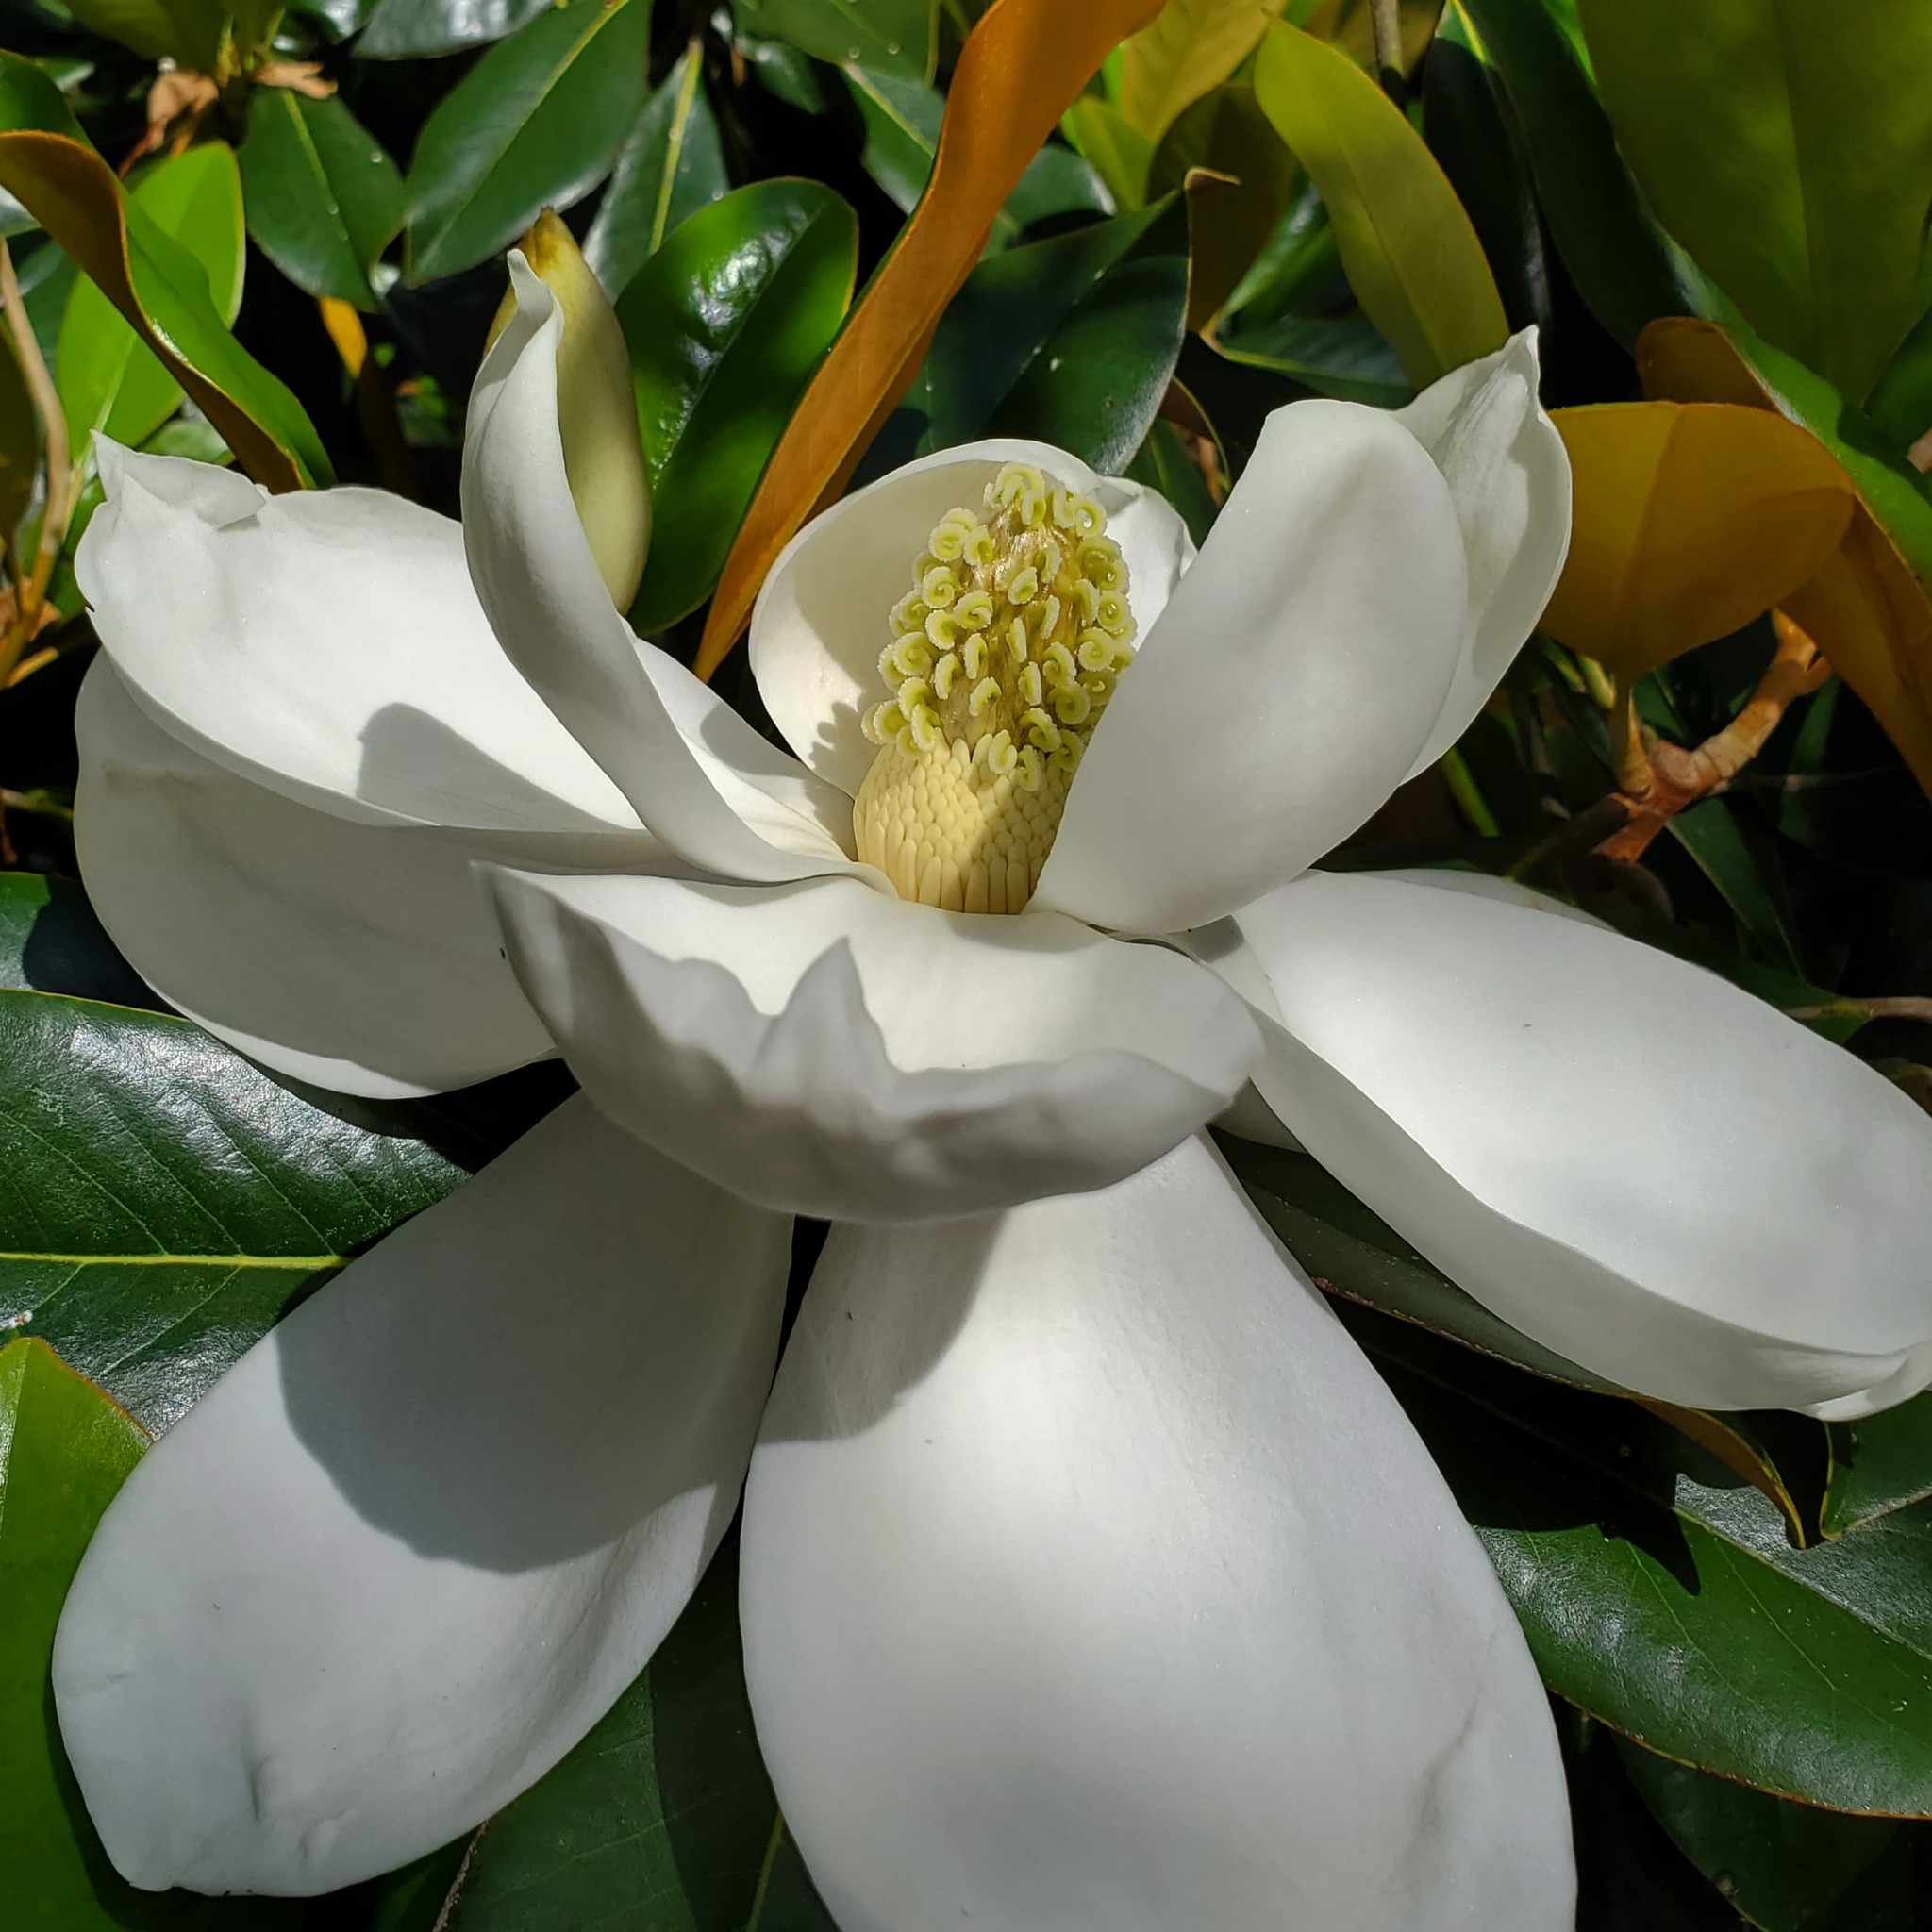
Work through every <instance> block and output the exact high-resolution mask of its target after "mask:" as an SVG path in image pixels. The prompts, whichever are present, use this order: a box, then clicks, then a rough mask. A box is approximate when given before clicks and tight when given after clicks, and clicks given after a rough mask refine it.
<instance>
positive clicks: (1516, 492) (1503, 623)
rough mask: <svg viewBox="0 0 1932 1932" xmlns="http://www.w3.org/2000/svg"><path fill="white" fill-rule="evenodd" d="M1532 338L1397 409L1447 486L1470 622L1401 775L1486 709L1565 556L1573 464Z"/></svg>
mask: <svg viewBox="0 0 1932 1932" xmlns="http://www.w3.org/2000/svg"><path fill="white" fill-rule="evenodd" d="M1539 374H1540V371H1539V369H1538V366H1537V355H1536V330H1535V329H1534V328H1526V329H1524V331H1523V332H1522V333H1521V334H1520V335H1515V336H1511V337H1510V339H1509V340H1508V341H1507V342H1506V343H1505V344H1504V345H1503V347H1502V348H1500V349H1498V350H1497V351H1496V352H1495V353H1494V354H1493V355H1491V356H1485V357H1483V358H1481V359H1480V360H1479V361H1475V362H1470V363H1466V364H1465V365H1464V366H1463V367H1462V368H1460V369H1457V370H1452V371H1451V372H1450V374H1449V375H1445V376H1443V377H1442V379H1441V381H1440V382H1432V383H1431V384H1430V385H1429V386H1428V388H1427V389H1425V390H1424V391H1423V392H1422V394H1421V395H1419V396H1418V397H1416V399H1415V401H1414V402H1412V403H1410V404H1409V406H1408V407H1407V408H1406V409H1398V410H1397V411H1396V412H1395V420H1396V421H1397V422H1398V423H1401V424H1403V425H1405V426H1406V427H1407V429H1408V431H1409V433H1410V434H1411V435H1412V436H1414V437H1415V438H1416V440H1417V441H1419V442H1421V444H1422V445H1423V447H1424V449H1426V450H1427V451H1428V453H1429V454H1430V456H1432V457H1433V458H1435V459H1436V466H1437V468H1438V469H1440V470H1441V472H1442V475H1443V477H1444V479H1445V480H1446V481H1447V482H1448V485H1449V494H1450V495H1451V496H1452V497H1453V498H1454V499H1455V502H1456V517H1457V522H1458V523H1459V524H1460V525H1462V542H1463V548H1464V551H1465V552H1466V554H1467V556H1468V558H1469V620H1468V623H1467V625H1466V626H1465V628H1464V631H1463V637H1462V651H1461V656H1460V658H1459V659H1458V661H1457V666H1456V675H1455V677H1454V679H1453V680H1452V681H1451V683H1450V686H1449V694H1448V696H1447V697H1446V698H1445V699H1444V700H1443V702H1442V710H1441V716H1440V717H1438V719H1437V720H1436V724H1435V728H1434V729H1433V730H1432V731H1431V732H1430V733H1429V738H1428V742H1427V743H1426V744H1424V746H1423V749H1422V751H1421V753H1420V754H1419V756H1418V757H1417V758H1416V760H1415V764H1414V766H1413V768H1412V770H1411V772H1410V774H1409V775H1410V776H1411V777H1412V776H1413V775H1414V774H1415V773H1416V772H1421V771H1424V770H1425V769H1426V768H1427V767H1428V766H1430V765H1432V764H1433V763H1434V762H1435V761H1436V760H1437V759H1438V758H1441V756H1442V754H1443V753H1444V752H1445V751H1447V750H1448V749H1449V747H1450V746H1451V745H1452V744H1454V743H1455V742H1456V741H1457V739H1458V738H1460V737H1461V736H1462V734H1463V732H1464V731H1466V730H1467V729H1468V728H1469V725H1470V722H1471V720H1473V719H1474V716H1475V714H1476V713H1477V712H1478V711H1480V710H1481V709H1482V708H1483V706H1484V705H1485V704H1487V703H1488V702H1489V697H1490V693H1491V691H1494V690H1495V688H1496V686H1497V685H1498V684H1499V683H1500V682H1501V681H1502V677H1503V674H1504V672H1506V671H1507V670H1508V668H1509V663H1510V660H1511V659H1512V658H1514V657H1515V656H1516V653H1517V652H1518V651H1519V650H1520V649H1521V648H1522V647H1523V641H1524V639H1525V638H1527V637H1528V636H1529V633H1530V631H1531V630H1532V629H1533V628H1534V626H1535V625H1536V621H1537V619H1538V618H1540V617H1541V615H1542V614H1543V606H1544V605H1545V604H1547V603H1548V602H1549V601H1550V592H1551V591H1553V590H1555V589H1556V587H1557V576H1558V575H1560V574H1561V572H1562V569H1563V558H1564V556H1565V555H1566V553H1567V552H1568V551H1569V548H1570V458H1569V455H1568V453H1567V452H1566V451H1565V449H1564V447H1563V439H1562V438H1561V437H1560V436H1558V435H1557V425H1555V424H1554V423H1552V422H1551V421H1550V419H1549V418H1548V417H1547V416H1546V415H1544V414H1543V411H1542V407H1541V404H1540V403H1539V402H1538V401H1537V380H1538V376H1539Z"/></svg>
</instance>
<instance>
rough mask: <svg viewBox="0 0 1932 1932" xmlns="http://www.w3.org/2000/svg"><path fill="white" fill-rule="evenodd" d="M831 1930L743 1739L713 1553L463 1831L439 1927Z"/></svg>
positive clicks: (727, 1569) (750, 1743) (747, 1717)
mask: <svg viewBox="0 0 1932 1932" xmlns="http://www.w3.org/2000/svg"><path fill="white" fill-rule="evenodd" d="M617 1901H622V1902H623V1915H624V1924H626V1925H628V1926H631V1927H634V1928H636V1932H833V1925H832V1921H831V1918H830V1916H829V1915H828V1914H827V1913H826V1911H825V1909H824V1906H822V1905H821V1904H820V1903H819V1902H818V1899H817V1897H816V1895H815V1894H814V1893H813V1892H812V1890H811V1886H810V1882H809V1880H808V1878H807V1877H806V1875H805V1872H804V1868H803V1865H802V1863H801V1862H800V1860H799V1858H798V1856H797V1852H796V1850H795V1848H794V1847H793V1846H792V1844H791V1840H790V1838H789V1837H788V1835H787V1834H786V1832H785V1828H784V1824H783V1822H782V1820H781V1819H780V1818H779V1816H778V1807H777V1802H776V1800H775V1799H774V1797H773V1795H772V1786H771V1781H770V1779H769V1778H768V1777H767V1776H766V1775H765V1769H764V1765H763V1762H762V1761H761V1760H760V1758H759V1757H758V1743H757V1740H756V1739H755V1738H754V1736H753V1734H752V1723H751V1704H750V1700H749V1698H748V1697H747V1695H746V1693H745V1688H744V1664H743V1659H742V1655H741V1649H740V1644H739V1637H738V1563H737V1553H736V1549H735V1547H733V1546H727V1547H726V1548H725V1549H724V1550H723V1551H721V1552H720V1554H719V1556H718V1557H717V1559H716V1560H715V1561H714V1562H713V1563H712V1565H711V1567H710V1569H709V1570H708V1572H707V1573H706V1575H705V1578H704V1581H703V1582H702V1583H700V1584H699V1586H698V1588H697V1591H696V1592H695V1594H694V1595H693V1596H692V1598H691V1603H690V1605H689V1606H688V1607H687V1608H686V1610H685V1612H684V1614H683V1616H682V1617H680V1618H679V1619H678V1621H677V1623H676V1624H675V1627H674V1628H673V1630H672V1632H671V1634H670V1636H669V1637H667V1638H666V1639H665V1640H664V1642H663V1644H662V1645H661V1646H660V1648H659V1649H658V1654H657V1656H656V1657H653V1658H652V1659H651V1666H650V1669H649V1670H648V1671H646V1672H645V1674H643V1675H642V1676H641V1677H640V1678H639V1679H638V1681H637V1682H636V1683H635V1684H634V1685H632V1686H631V1688H630V1689H629V1690H628V1691H625V1694H624V1696H623V1697H621V1698H620V1699H619V1700H618V1701H617V1703H616V1704H615V1705H614V1706H613V1707H612V1708H611V1710H610V1712H609V1714H608V1716H607V1717H605V1718H604V1719H603V1721H602V1722H601V1723H600V1724H598V1725H597V1726H596V1728H595V1729H594V1730H592V1731H591V1734H590V1736H589V1737H587V1738H586V1739H585V1740H583V1742H582V1743H581V1744H579V1745H578V1746H577V1747H576V1749H575V1750H574V1751H573V1752H571V1754H570V1755H569V1756H568V1757H565V1758H564V1759H563V1761H562V1762H561V1763H560V1764H558V1767H557V1769H556V1770H555V1771H553V1772H551V1773H550V1774H549V1775H548V1776H547V1777H545V1778H543V1779H542V1780H541V1782H540V1783H538V1784H536V1785H534V1786H533V1787H532V1788H531V1789H530V1790H527V1791H525V1793H524V1795H523V1796H522V1797H521V1798H518V1799H517V1800H516V1801H515V1802H514V1803H512V1804H511V1805H509V1806H508V1807H506V1808H505V1809H504V1810H503V1811H501V1812H499V1813H498V1814H497V1815H496V1817H495V1818H493V1819H492V1820H491V1822H490V1824H489V1825H488V1826H487V1827H486V1828H485V1829H484V1830H483V1831H481V1832H480V1833H478V1834H477V1836H476V1838H475V1840H473V1841H472V1845H471V1848H470V1852H469V1856H468V1858H467V1859H466V1861H465V1865H464V1869H463V1872H462V1875H461V1878H460V1880H459V1882H458V1885H457V1886H456V1887H455V1889H454V1890H453V1892H452V1894H451V1896H450V1897H449V1898H448V1899H447V1901H446V1902H445V1904H444V1906H443V1907H442V1913H443V1915H442V1916H441V1918H440V1919H439V1920H438V1921H437V1923H438V1924H440V1925H441V1926H443V1927H444V1928H446V1932H512V1928H514V1932H581V1928H582V1927H584V1926H587V1925H591V1924H596V1923H598V1922H599V1921H605V1920H609V1919H610V1918H611V1916H612V1907H613V1902H617Z"/></svg>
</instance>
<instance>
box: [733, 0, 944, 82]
mask: <svg viewBox="0 0 1932 1932" xmlns="http://www.w3.org/2000/svg"><path fill="white" fill-rule="evenodd" d="M732 12H733V13H734V15H735V16H736V18H737V22H738V26H739V29H740V31H741V32H743V33H747V34H755V35H761V36H763V37H764V38H766V39H768V40H774V41H785V42H789V43H790V44H791V45H792V46H794V47H797V48H800V49H802V50H803V51H804V52H805V53H808V54H810V55H813V56H815V57H816V58H819V59H821V60H830V61H832V62H834V63H843V62H847V61H849V62H851V63H852V64H853V65H855V66H858V67H867V68H870V69H871V70H872V71H873V72H874V73H875V74H890V75H896V76H897V77H898V78H900V79H902V80H916V81H919V82H921V83H922V84H923V83H924V82H926V81H928V80H930V79H931V78H932V72H933V62H934V59H935V58H936V57H937V52H938V48H937V42H936V35H935V27H936V25H937V15H938V12H939V6H938V0H738V4H737V5H736V6H735V7H734V8H732Z"/></svg>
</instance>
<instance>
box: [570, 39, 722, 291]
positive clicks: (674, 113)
mask: <svg viewBox="0 0 1932 1932" xmlns="http://www.w3.org/2000/svg"><path fill="white" fill-rule="evenodd" d="M730 187H731V182H730V179H729V177H728V176H727V175H725V172H724V146H723V144H722V143H721V142H720V141H719V139H718V121H717V117H716V116H715V115H714V114H713V113H712V112H711V103H710V101H709V99H708V97H707V95H706V93H705V63H704V58H703V51H702V49H701V48H700V47H699V46H698V45H697V43H696V42H692V44H691V46H689V47H687V48H686V49H685V51H684V53H683V54H682V56H680V57H679V59H678V62H677V65H676V66H675V67H674V68H673V69H672V70H671V72H670V73H669V74H668V75H665V77H664V82H663V85H662V86H660V87H659V88H658V91H657V92H655V93H654V94H653V95H652V96H651V98H650V99H649V100H648V101H646V102H645V103H644V105H643V108H642V111H641V113H640V114H639V115H638V118H637V123H636V125H634V126H633V127H632V128H631V131H630V132H629V133H628V134H627V135H626V136H625V142H624V146H623V147H622V148H621V149H620V150H619V151H618V156H617V165H616V166H615V167H614V168H612V169H611V171H610V185H609V186H608V188H606V189H605V191H604V199H603V200H602V202H600V203H599V204H598V208H597V215H596V219H595V220H594V221H593V222H591V227H590V232H589V233H588V234H586V235H585V237H584V259H585V260H586V261H588V262H589V263H590V264H591V269H592V270H593V271H594V272H595V274H596V276H597V279H598V280H599V281H600V282H602V283H603V284H604V289H605V292H606V293H607V294H608V295H609V296H610V297H611V299H612V300H613V301H614V300H615V299H616V298H617V297H618V296H619V295H620V294H622V293H623V292H624V291H625V289H626V288H627V287H628V286H629V284H630V279H631V277H632V276H633V275H636V274H637V272H638V270H639V269H640V268H641V267H642V266H643V264H644V261H645V258H647V257H649V256H651V255H653V254H655V253H656V251H657V250H658V248H659V247H661V246H662V244H663V241H664V238H665V236H666V235H668V234H670V232H671V231H672V229H674V228H675V227H676V226H677V225H678V224H679V223H680V222H681V221H683V220H684V219H685V217H686V216H687V215H692V214H695V213H696V212H697V211H698V209H699V208H703V207H704V206H705V205H706V203H707V202H712V201H716V200H717V199H718V198H719V196H720V195H722V194H724V193H726V192H728V191H729V189H730Z"/></svg>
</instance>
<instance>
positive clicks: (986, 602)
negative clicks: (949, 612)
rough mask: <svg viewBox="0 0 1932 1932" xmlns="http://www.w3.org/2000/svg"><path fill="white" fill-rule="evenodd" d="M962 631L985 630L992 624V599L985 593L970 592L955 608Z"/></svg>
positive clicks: (955, 614) (955, 615)
mask: <svg viewBox="0 0 1932 1932" xmlns="http://www.w3.org/2000/svg"><path fill="white" fill-rule="evenodd" d="M953 615H954V617H955V618H957V619H958V623H959V627H960V628H961V629H962V630H984V629H985V628H986V627H987V625H990V624H991V622H992V599H991V597H990V596H988V595H987V593H986V592H985V591H967V592H966V594H965V595H964V596H963V597H961V598H960V599H959V601H958V603H957V604H955V605H954V606H953Z"/></svg>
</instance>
